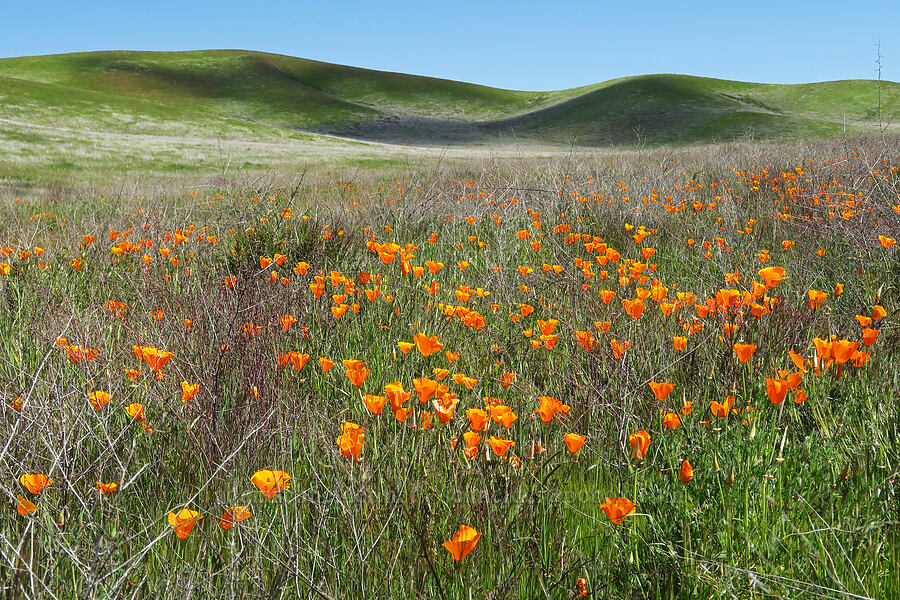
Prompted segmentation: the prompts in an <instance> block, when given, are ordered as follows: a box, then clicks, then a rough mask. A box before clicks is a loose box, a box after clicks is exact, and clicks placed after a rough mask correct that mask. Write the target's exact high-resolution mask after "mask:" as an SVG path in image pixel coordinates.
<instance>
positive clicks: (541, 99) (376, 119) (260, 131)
mask: <svg viewBox="0 0 900 600" xmlns="http://www.w3.org/2000/svg"><path fill="white" fill-rule="evenodd" d="M877 98H878V85H877V83H876V82H874V81H862V80H855V81H834V82H827V83H814V84H804V85H766V84H756V83H742V82H736V81H724V80H718V79H709V78H701V77H690V76H685V75H642V76H636V77H626V78H622V79H617V80H613V81H608V82H605V83H599V84H595V85H590V86H586V87H582V88H575V89H569V90H560V91H551V92H525V91H512V90H503V89H496V88H490V87H486V86H480V85H473V84H468V83H461V82H456V81H448V80H444V79H435V78H430V77H419V76H413V75H403V74H398V73H388V72H380V71H372V70H367V69H359V68H354V67H346V66H340V65H333V64H328V63H322V62H316V61H311V60H305V59H300V58H293V57H288V56H282V55H275V54H265V53H260V52H249V51H241V50H214V51H195V52H92V53H80V54H62V55H52V56H35V57H22V58H8V59H0V142H3V143H4V144H3V145H4V146H5V152H3V153H0V154H2V155H3V156H0V158H3V157H9V156H18V157H19V158H21V156H20V155H22V156H25V155H28V153H29V152H32V153H33V152H35V151H36V150H35V147H34V144H36V143H43V142H47V143H51V142H52V143H55V144H57V146H58V147H57V151H58V152H59V153H60V156H69V155H71V154H72V151H74V150H77V149H78V148H79V140H81V141H82V142H91V141H94V142H96V144H99V145H100V146H102V145H103V143H106V142H104V140H106V141H107V142H108V140H109V136H112V135H126V136H127V135H132V136H144V137H139V138H134V139H136V140H141V141H143V142H147V143H149V142H151V141H153V142H154V143H156V142H159V140H160V139H163V138H164V139H165V140H169V141H171V140H181V141H184V140H188V141H190V140H193V143H194V144H195V145H196V146H202V144H203V143H206V142H208V141H209V140H217V141H218V142H221V141H222V140H225V141H235V140H242V141H247V142H248V143H250V142H253V143H269V144H279V143H286V142H292V143H293V142H300V141H316V140H318V141H319V142H321V141H322V138H321V137H320V136H321V135H329V136H340V137H343V138H346V139H347V140H356V141H369V142H372V141H380V142H391V143H402V144H405V145H423V146H443V147H446V146H456V145H460V146H470V145H481V146H485V145H488V144H489V145H491V146H494V145H497V144H498V143H499V144H502V143H504V142H505V141H509V140H513V139H514V140H515V142H516V144H517V145H520V144H526V145H531V146H536V147H550V146H553V145H572V144H574V145H576V146H581V147H588V148H591V147H604V146H610V145H637V144H667V143H674V144H683V143H697V142H711V141H723V140H729V139H734V138H744V137H754V138H757V139H760V138H779V139H791V138H794V139H796V138H801V137H818V136H834V135H840V134H841V133H842V132H844V131H846V132H848V133H860V132H864V131H869V132H873V131H877V129H876V127H877V121H878V111H877V106H878V99H877ZM881 116H882V121H884V122H886V123H890V127H891V128H896V127H897V124H898V123H900V118H898V117H900V84H897V83H892V82H883V83H882V85H881ZM65 132H68V133H69V134H70V135H68V137H66V138H65V139H63V137H65V136H64V135H63V134H64V133H65ZM61 136H62V137H61ZM79 136H80V137H79ZM104 136H106V137H104ZM146 136H157V138H159V139H157V138H152V139H151V138H147V137H146ZM92 138H93V140H92ZM154 140H155V141H154ZM172 143H175V142H172ZM179 143H181V142H179ZM184 143H187V142H184ZM329 143H334V142H333V140H332V141H331V142H329ZM344 143H347V142H344ZM98 152H100V151H99V150H98ZM17 153H18V154H17ZM100 153H101V154H102V152H100ZM90 154H91V153H90V152H87V151H85V155H90ZM182 158H183V157H181V158H178V159H177V160H176V161H175V162H176V163H178V161H181V160H182ZM138 159H141V157H140V156H137V155H135V160H138ZM144 159H146V160H150V159H149V158H147V157H144V158H143V159H141V160H144ZM67 160H68V159H67ZM182 162H183V161H182ZM179 164H180V163H179Z"/></svg>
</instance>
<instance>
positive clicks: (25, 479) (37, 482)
mask: <svg viewBox="0 0 900 600" xmlns="http://www.w3.org/2000/svg"><path fill="white" fill-rule="evenodd" d="M19 483H21V484H22V485H23V486H24V487H25V489H26V490H28V491H29V492H31V493H32V494H35V495H37V494H40V493H41V492H43V491H44V488H45V487H47V486H48V485H50V484H52V483H53V480H52V479H51V478H49V477H47V476H46V475H44V474H42V473H25V474H24V475H22V476H21V477H19Z"/></svg>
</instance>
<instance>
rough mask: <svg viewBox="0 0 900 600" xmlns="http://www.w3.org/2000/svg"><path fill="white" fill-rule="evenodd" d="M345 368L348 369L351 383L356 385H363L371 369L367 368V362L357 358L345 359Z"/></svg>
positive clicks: (348, 377)
mask: <svg viewBox="0 0 900 600" xmlns="http://www.w3.org/2000/svg"><path fill="white" fill-rule="evenodd" d="M344 368H346V369H347V372H346V375H347V379H349V380H350V383H352V384H353V385H355V386H356V387H360V386H362V384H363V383H364V382H365V381H366V378H367V377H368V376H369V369H367V368H366V363H364V362H363V361H361V360H357V359H355V358H354V359H350V360H345V361H344Z"/></svg>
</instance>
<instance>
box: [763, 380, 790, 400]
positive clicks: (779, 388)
mask: <svg viewBox="0 0 900 600" xmlns="http://www.w3.org/2000/svg"><path fill="white" fill-rule="evenodd" d="M788 390H790V385H789V384H788V382H787V381H785V380H783V379H772V378H771V377H767V378H766V394H768V396H769V400H770V401H771V402H772V404H781V403H782V402H784V398H785V396H787V393H788Z"/></svg>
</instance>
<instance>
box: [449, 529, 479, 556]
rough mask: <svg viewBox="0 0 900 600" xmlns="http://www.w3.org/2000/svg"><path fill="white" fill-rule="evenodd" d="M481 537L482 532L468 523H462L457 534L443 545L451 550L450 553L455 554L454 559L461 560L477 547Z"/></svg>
mask: <svg viewBox="0 0 900 600" xmlns="http://www.w3.org/2000/svg"><path fill="white" fill-rule="evenodd" d="M480 539H481V533H480V532H478V531H475V530H474V529H472V528H471V527H469V526H468V525H460V527H459V530H458V531H457V532H456V535H454V536H453V538H452V539H450V540H449V541H446V542H444V543H443V544H442V545H443V546H444V548H446V549H447V550H448V551H449V552H450V555H451V556H453V560H455V561H456V562H459V561H461V560H462V559H464V558H465V557H466V555H467V554H469V552H471V551H472V550H473V549H474V548H475V546H476V545H477V544H478V540H480Z"/></svg>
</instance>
